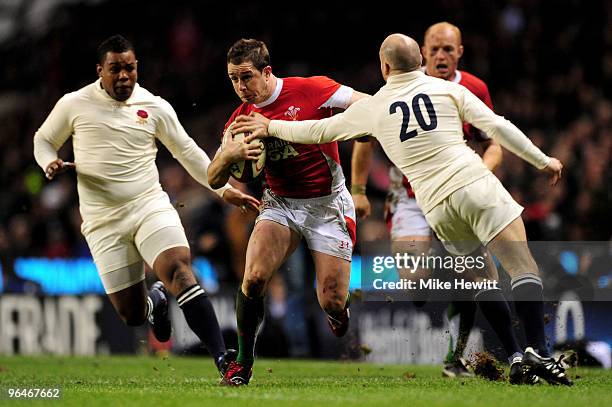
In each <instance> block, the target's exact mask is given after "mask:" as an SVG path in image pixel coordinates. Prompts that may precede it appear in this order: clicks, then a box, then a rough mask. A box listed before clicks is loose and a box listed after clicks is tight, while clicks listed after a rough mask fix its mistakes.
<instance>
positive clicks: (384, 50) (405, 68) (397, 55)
mask: <svg viewBox="0 0 612 407" xmlns="http://www.w3.org/2000/svg"><path fill="white" fill-rule="evenodd" d="M380 61H381V65H384V64H387V65H388V66H389V68H390V70H391V71H399V72H398V73H402V72H411V71H415V70H417V69H419V68H420V67H421V63H422V58H421V51H420V50H419V44H417V42H416V41H415V40H413V39H412V38H410V37H408V36H407V35H404V34H391V35H390V36H388V37H387V38H385V40H384V41H383V43H382V45H381V46H380Z"/></svg>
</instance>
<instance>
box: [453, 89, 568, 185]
mask: <svg viewBox="0 0 612 407" xmlns="http://www.w3.org/2000/svg"><path fill="white" fill-rule="evenodd" d="M455 89H456V92H457V95H456V100H457V105H458V107H459V112H460V114H461V116H462V120H464V121H466V122H468V123H470V124H472V125H474V126H476V127H477V128H479V129H481V130H482V131H484V132H485V133H486V134H487V135H488V136H490V137H492V138H493V139H494V140H496V141H497V142H499V143H500V144H501V145H502V146H503V147H505V148H506V149H508V150H509V151H511V152H512V153H514V154H515V155H517V156H518V157H520V158H522V159H523V160H525V161H527V162H528V163H530V164H531V165H533V166H534V167H536V168H537V169H540V170H544V171H546V172H548V173H549V174H550V175H551V184H552V185H555V184H556V183H557V181H558V180H559V179H560V178H561V170H562V168H563V165H562V164H561V162H560V161H559V160H557V159H556V158H553V157H548V156H547V155H546V154H544V153H543V152H542V151H541V150H540V149H539V148H538V147H536V146H535V145H534V144H533V143H532V142H531V140H529V138H528V137H527V136H526V135H525V134H524V133H523V132H522V131H521V130H519V129H518V128H517V127H516V126H515V125H514V124H512V123H511V122H510V121H509V120H506V119H505V118H504V117H502V116H499V115H497V114H495V113H494V112H493V111H492V110H491V109H489V108H488V107H487V105H485V104H484V103H483V102H482V101H481V100H480V99H478V98H477V97H476V96H474V95H473V94H472V93H471V92H470V91H468V90H467V89H465V88H462V87H460V86H456V87H455Z"/></svg>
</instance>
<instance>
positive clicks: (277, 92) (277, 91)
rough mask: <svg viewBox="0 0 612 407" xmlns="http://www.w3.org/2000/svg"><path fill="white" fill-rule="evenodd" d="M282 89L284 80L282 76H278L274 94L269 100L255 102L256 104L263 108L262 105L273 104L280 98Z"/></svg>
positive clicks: (257, 106)
mask: <svg viewBox="0 0 612 407" xmlns="http://www.w3.org/2000/svg"><path fill="white" fill-rule="evenodd" d="M281 90H283V80H282V79H281V78H276V88H274V92H272V95H271V96H270V97H269V98H268V99H267V100H265V101H263V102H261V103H258V104H255V105H254V106H255V107H256V108H258V109H261V108H262V107H266V106H268V105H271V104H272V103H274V102H276V99H278V95H280V93H281Z"/></svg>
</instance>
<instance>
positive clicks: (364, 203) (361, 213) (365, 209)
mask: <svg viewBox="0 0 612 407" xmlns="http://www.w3.org/2000/svg"><path fill="white" fill-rule="evenodd" d="M351 196H352V197H353V203H354V204H355V213H356V214H357V217H358V218H359V219H366V218H367V217H368V216H370V214H371V212H372V208H371V206H370V200H369V199H368V197H367V195H364V194H355V195H351Z"/></svg>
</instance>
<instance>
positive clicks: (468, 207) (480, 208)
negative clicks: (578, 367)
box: [451, 175, 571, 385]
mask: <svg viewBox="0 0 612 407" xmlns="http://www.w3.org/2000/svg"><path fill="white" fill-rule="evenodd" d="M459 191H461V192H460V193H459V194H457V193H453V194H452V195H451V199H456V200H457V201H455V202H454V204H453V206H454V208H456V210H457V211H460V212H461V218H462V219H465V221H466V222H468V223H469V224H470V226H471V228H472V230H473V232H474V234H475V235H476V236H478V237H479V239H480V241H481V242H483V243H484V244H485V245H486V246H487V248H488V249H489V250H490V252H491V253H492V254H493V255H494V256H495V257H496V258H497V259H498V260H499V262H500V263H501V265H502V267H503V268H504V270H506V272H507V273H508V274H509V275H510V277H511V279H512V280H511V283H512V295H513V297H514V301H515V304H518V307H516V308H517V314H518V315H519V318H520V319H521V320H522V322H523V325H524V328H525V334H526V336H527V340H528V342H529V343H532V344H535V345H536V346H537V347H538V348H539V349H541V352H547V351H548V349H547V346H546V337H545V334H544V312H543V304H542V280H541V279H540V277H539V271H538V266H537V264H536V263H535V260H534V259H533V257H532V255H531V252H530V251H529V247H528V245H527V236H526V233H525V227H524V225H523V220H522V219H521V217H520V214H521V212H522V209H523V208H522V207H521V206H520V205H518V204H517V203H516V202H515V201H514V199H512V196H510V194H509V193H508V191H506V190H505V189H504V187H503V186H502V185H501V183H500V182H499V180H498V179H497V178H496V177H494V176H493V175H489V176H487V177H483V178H481V179H480V180H477V181H475V182H474V183H472V184H470V185H469V186H466V187H464V188H461V189H460V190H459ZM525 357H527V359H528V361H529V362H530V363H531V367H532V369H531V372H536V374H537V375H538V376H541V377H542V378H544V379H545V380H547V381H549V382H553V383H561V384H566V385H571V382H570V381H569V379H568V378H567V376H566V375H565V372H564V369H563V368H562V367H561V366H560V365H559V364H558V363H557V362H556V361H554V360H552V359H551V358H547V357H542V356H540V355H538V353H537V352H534V351H532V350H531V348H530V347H528V348H527V351H526V353H525ZM524 362H525V361H524V360H523V364H524ZM515 365H516V363H515ZM517 377H520V375H517ZM523 377H524V379H526V380H528V381H531V380H530V378H531V377H533V375H532V374H527V375H524V376H523ZM511 379H512V377H511Z"/></svg>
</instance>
